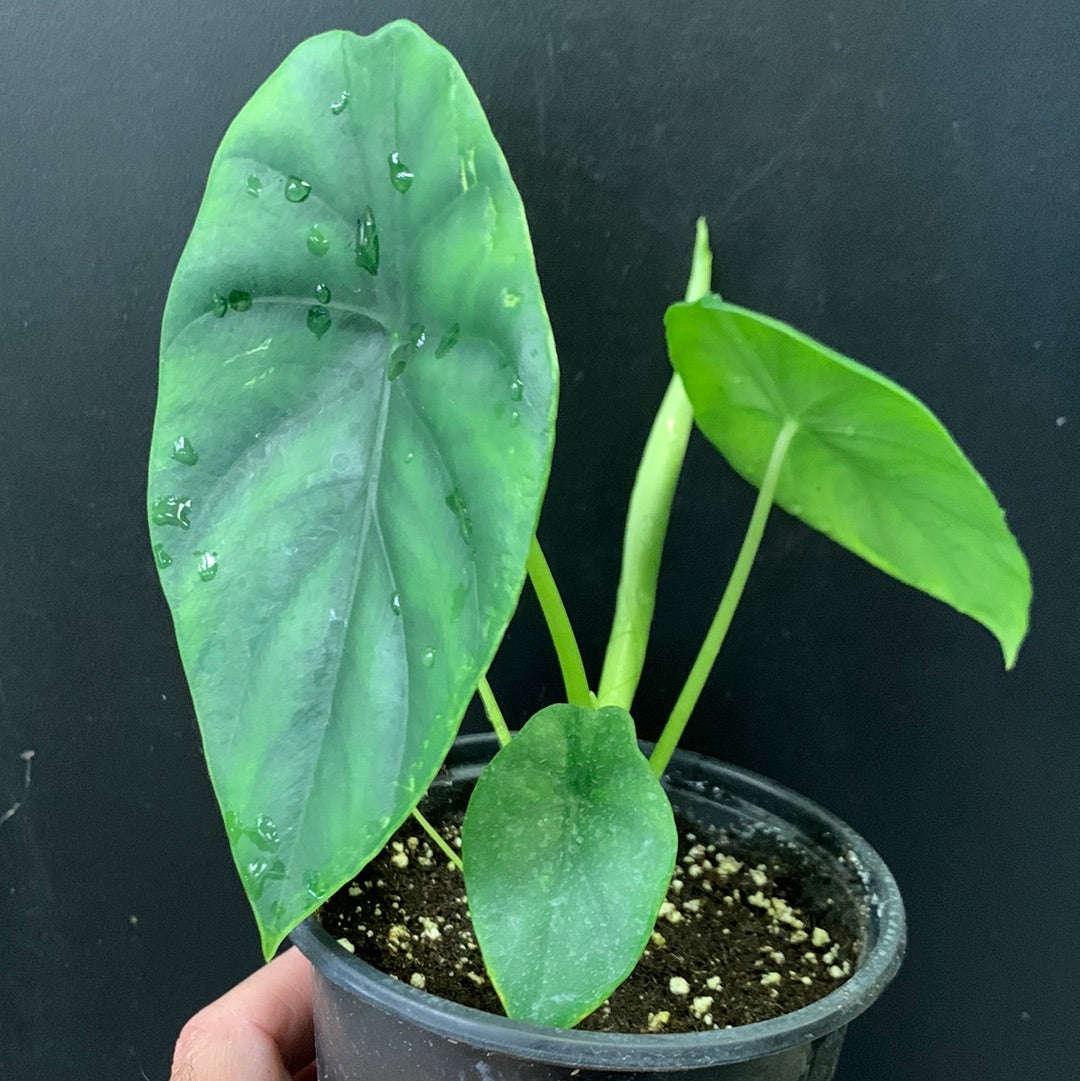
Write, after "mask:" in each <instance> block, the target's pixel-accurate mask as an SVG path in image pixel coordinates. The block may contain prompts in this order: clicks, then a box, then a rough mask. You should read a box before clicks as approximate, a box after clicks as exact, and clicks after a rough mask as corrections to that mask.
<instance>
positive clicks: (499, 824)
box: [462, 705, 677, 1027]
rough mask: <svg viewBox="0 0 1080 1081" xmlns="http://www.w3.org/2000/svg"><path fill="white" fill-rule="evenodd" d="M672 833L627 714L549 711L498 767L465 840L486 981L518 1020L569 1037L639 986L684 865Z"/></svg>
mask: <svg viewBox="0 0 1080 1081" xmlns="http://www.w3.org/2000/svg"><path fill="white" fill-rule="evenodd" d="M676 848H677V837H676V833H675V821H674V818H673V816H672V812H671V804H670V803H669V802H668V798H667V796H666V795H665V794H664V790H663V789H662V788H661V787H660V783H659V781H657V779H656V778H655V777H654V776H653V774H652V771H651V770H650V769H649V765H648V762H646V760H645V758H644V757H643V756H642V754H641V751H640V750H639V749H638V745H637V738H636V736H635V734H634V722H633V721H632V720H631V718H630V715H629V714H628V713H627V712H626V711H625V710H623V709H620V708H619V707H617V706H606V707H604V708H603V709H600V710H590V709H584V708H582V707H580V706H573V705H555V706H548V707H547V709H544V710H541V711H540V712H539V713H537V714H536V716H534V717H533V718H532V719H531V720H530V721H529V722H528V723H527V724H526V725H525V726H524V727H523V728H522V729H521V731H520V732H519V733H518V735H517V736H516V737H515V738H514V739H513V741H512V742H511V743H509V744H508V745H507V746H506V747H504V748H502V750H500V751H499V753H498V754H497V755H496V756H495V757H494V758H493V759H492V761H491V762H490V763H489V764H488V766H487V768H486V769H485V770H484V772H483V773H482V774H481V776H480V779H479V780H478V781H477V783H476V788H475V790H474V791H473V794H472V798H471V799H470V801H469V808H468V811H467V812H466V815H465V822H464V825H463V828H462V855H463V859H464V864H465V885H466V889H467V891H468V896H469V910H470V912H471V913H472V920H473V926H474V928H475V930H476V938H477V941H478V942H479V944H480V949H481V951H482V953H483V955H484V962H485V964H486V965H487V970H488V974H489V975H490V976H491V980H492V983H493V984H494V985H495V989H496V990H497V991H498V993H499V997H500V998H501V999H502V1001H503V1005H504V1006H505V1007H506V1012H507V1014H509V1015H510V1016H511V1017H517V1018H521V1019H523V1020H528V1021H535V1022H536V1023H537V1024H543V1025H555V1026H559V1027H569V1026H571V1025H575V1024H577V1022H578V1021H580V1020H581V1019H582V1018H583V1017H585V1016H586V1015H588V1014H590V1013H591V1012H592V1011H593V1010H595V1009H596V1007H597V1006H599V1005H600V1003H601V1002H603V1001H604V999H605V998H607V996H608V995H609V994H610V993H611V992H612V991H613V990H614V989H615V988H616V987H618V985H619V984H620V983H622V981H623V980H624V979H626V977H627V976H628V975H629V974H630V972H631V970H632V969H633V967H634V965H635V964H636V963H637V961H638V958H639V957H640V956H641V953H642V950H644V948H645V944H646V942H647V941H648V938H649V935H650V933H651V932H652V929H653V927H654V926H655V923H656V914H657V912H658V910H659V908H660V905H661V903H662V902H663V900H664V894H665V892H666V890H667V887H668V884H669V882H670V881H671V872H672V869H673V867H674V865H675V855H676Z"/></svg>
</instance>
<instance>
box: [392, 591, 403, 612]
mask: <svg viewBox="0 0 1080 1081" xmlns="http://www.w3.org/2000/svg"><path fill="white" fill-rule="evenodd" d="M390 611H391V612H393V613H394V615H395V616H400V615H401V595H400V594H398V593H395V594H394V595H393V596H392V597H391V598H390Z"/></svg>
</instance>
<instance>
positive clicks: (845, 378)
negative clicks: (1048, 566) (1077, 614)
mask: <svg viewBox="0 0 1080 1081" xmlns="http://www.w3.org/2000/svg"><path fill="white" fill-rule="evenodd" d="M665 322H666V326H667V338H668V349H669V352H670V355H671V361H672V364H673V365H674V367H675V370H676V371H677V372H678V373H679V375H680V376H681V377H682V380H683V383H684V384H685V386H686V391H687V394H688V395H689V397H690V400H691V401H692V402H693V405H694V414H695V418H696V420H697V422H698V425H699V426H700V427H701V430H702V431H703V432H704V433H705V435H706V436H708V438H709V439H710V440H711V441H712V443H713V444H714V445H715V446H716V447H717V448H718V449H719V450H720V452H721V453H722V454H723V455H724V456H725V457H726V458H727V460H728V461H729V462H730V463H731V465H732V466H733V467H734V468H735V469H736V470H737V471H738V472H739V473H740V474H741V475H742V476H743V477H745V478H746V479H747V480H749V481H750V482H751V483H753V484H755V485H759V484H760V483H761V480H762V477H763V475H764V472H765V467H766V464H767V463H768V461H769V457H770V454H771V452H772V449H773V446H774V444H775V443H776V441H777V437H778V435H779V433H780V431H781V429H783V428H784V426H785V425H786V424H789V423H793V424H794V426H795V435H794V437H793V438H792V441H791V444H790V447H789V448H788V451H787V457H786V459H785V460H784V464H783V468H782V472H781V473H780V478H779V483H778V486H777V490H776V502H777V503H779V504H780V505H781V506H782V507H783V508H784V509H785V510H787V511H789V512H790V513H792V514H794V515H796V516H797V517H799V518H801V519H802V520H803V521H805V522H806V523H807V524H808V525H811V526H813V527H814V528H815V529H819V530H821V532H823V533H825V534H827V535H828V536H830V537H832V538H833V539H834V540H835V541H837V542H839V543H840V544H842V545H844V546H845V547H846V548H849V549H851V551H853V552H855V553H856V554H857V555H859V556H862V558H864V559H866V560H867V561H869V562H870V563H872V564H874V566H876V567H880V568H881V569H882V570H884V571H886V572H887V573H889V574H891V575H893V576H894V577H896V578H899V579H900V581H902V582H907V583H908V584H909V585H913V586H915V587H916V588H918V589H921V590H923V591H924V592H925V593H929V594H930V595H931V596H933V597H937V598H938V599H940V600H943V601H945V602H946V603H947V604H950V605H952V606H953V607H954V608H956V609H957V610H958V611H960V612H963V613H965V614H966V615H969V616H972V617H973V618H975V619H977V620H978V621H979V622H980V623H982V624H983V625H984V626H986V627H987V628H988V629H989V630H990V631H992V632H993V633H994V634H995V635H996V636H997V638H998V640H999V641H1000V642H1001V647H1002V651H1003V652H1004V655H1005V663H1006V664H1007V665H1008V666H1009V667H1011V666H1012V664H1013V662H1014V661H1015V659H1016V654H1017V651H1018V650H1019V648H1020V643H1021V642H1022V641H1023V638H1024V635H1025V633H1026V631H1027V621H1028V608H1029V606H1030V603H1031V580H1030V576H1029V573H1028V567H1027V562H1026V561H1025V559H1024V556H1023V554H1022V552H1021V551H1020V549H1019V547H1018V546H1017V543H1016V541H1015V539H1014V538H1013V536H1012V534H1011V533H1010V532H1009V530H1008V528H1007V527H1006V525H1005V519H1004V515H1003V513H1002V510H1001V508H1000V507H999V506H998V504H997V501H996V500H995V499H994V496H993V494H992V493H991V491H990V489H989V488H988V487H987V486H986V483H985V481H983V479H982V477H980V476H979V474H978V473H977V472H976V471H975V469H974V468H973V467H972V465H971V464H970V462H968V460H967V459H966V458H965V457H964V454H963V452H962V451H961V450H960V448H959V447H958V446H957V445H956V443H955V442H954V441H953V440H952V438H951V436H950V435H949V433H948V432H947V431H946V430H945V429H944V427H942V425H941V423H940V422H939V421H938V420H937V419H936V418H935V417H934V415H933V414H932V413H931V412H930V411H929V410H928V409H927V408H926V406H924V405H923V404H922V403H921V402H919V401H918V400H917V399H916V398H914V397H912V395H911V394H909V393H908V392H907V391H906V390H904V389H903V388H901V387H899V386H897V385H896V384H895V383H892V382H890V381H889V380H888V379H885V378H884V377H883V376H881V375H878V374H877V373H876V372H873V371H871V370H870V369H869V368H866V367H863V366H862V365H861V364H857V363H856V362H855V361H853V360H850V359H848V358H847V357H844V356H841V355H840V354H839V353H836V352H834V351H833V350H831V349H828V348H826V347H825V346H823V345H820V344H818V343H817V342H815V341H813V340H811V339H810V338H808V337H806V335H804V334H801V333H799V332H798V331H797V330H794V329H792V328H791V327H789V326H787V325H785V324H784V323H781V322H779V321H777V320H775V319H770V318H768V317H767V316H764V315H759V314H757V313H755V312H751V311H747V310H745V309H743V308H738V307H736V306H734V305H732V304H727V303H725V302H724V301H722V300H721V299H720V298H719V297H716V296H710V297H707V298H705V299H704V300H702V301H701V302H699V303H697V304H676V305H674V306H672V307H671V308H670V309H669V310H668V313H667V316H666V320H665Z"/></svg>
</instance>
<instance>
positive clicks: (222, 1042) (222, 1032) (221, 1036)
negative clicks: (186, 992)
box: [172, 948, 315, 1081]
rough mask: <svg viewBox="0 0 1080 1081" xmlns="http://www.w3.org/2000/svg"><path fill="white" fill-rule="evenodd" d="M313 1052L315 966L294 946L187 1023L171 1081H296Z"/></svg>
mask: <svg viewBox="0 0 1080 1081" xmlns="http://www.w3.org/2000/svg"><path fill="white" fill-rule="evenodd" d="M314 1054H315V1052H314V1036H313V1033H312V1017H311V966H310V965H309V964H308V962H307V961H306V960H305V959H304V957H303V956H302V955H301V954H300V953H299V951H298V950H296V949H295V948H293V949H290V950H288V951H287V952H286V953H283V954H282V955H281V956H280V957H277V958H275V959H274V960H273V961H271V962H270V964H268V965H266V966H264V967H263V968H261V969H259V970H258V971H257V972H255V973H254V974H253V975H251V976H249V977H248V978H247V979H246V980H244V981H243V983H240V984H238V985H237V986H236V987H234V988H233V989H232V990H231V991H229V992H227V993H226V994H224V995H222V997H221V998H219V999H218V1000H217V1001H216V1002H213V1003H211V1004H210V1005H209V1006H207V1007H205V1009H203V1010H200V1011H199V1013H197V1014H196V1015H195V1016H194V1017H193V1018H192V1019H191V1020H190V1021H189V1022H188V1023H187V1024H186V1025H185V1026H184V1028H183V1030H182V1031H181V1033H180V1037H179V1039H178V1040H177V1042H176V1051H175V1053H174V1057H173V1073H172V1081H238V1079H241V1078H242V1079H243V1081H249V1079H250V1081H292V1077H293V1074H294V1073H295V1072H297V1071H300V1070H303V1069H304V1068H306V1067H307V1066H308V1064H309V1063H310V1062H311V1061H312V1059H313V1058H314Z"/></svg>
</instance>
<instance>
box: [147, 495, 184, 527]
mask: <svg viewBox="0 0 1080 1081" xmlns="http://www.w3.org/2000/svg"><path fill="white" fill-rule="evenodd" d="M190 516H191V500H190V499H186V498H185V497H184V496H180V495H162V496H158V498H157V499H155V500H154V502H153V504H152V506H151V507H150V520H151V521H152V522H153V523H154V525H176V526H179V527H180V528H181V529H190V528H191V517H190Z"/></svg>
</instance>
